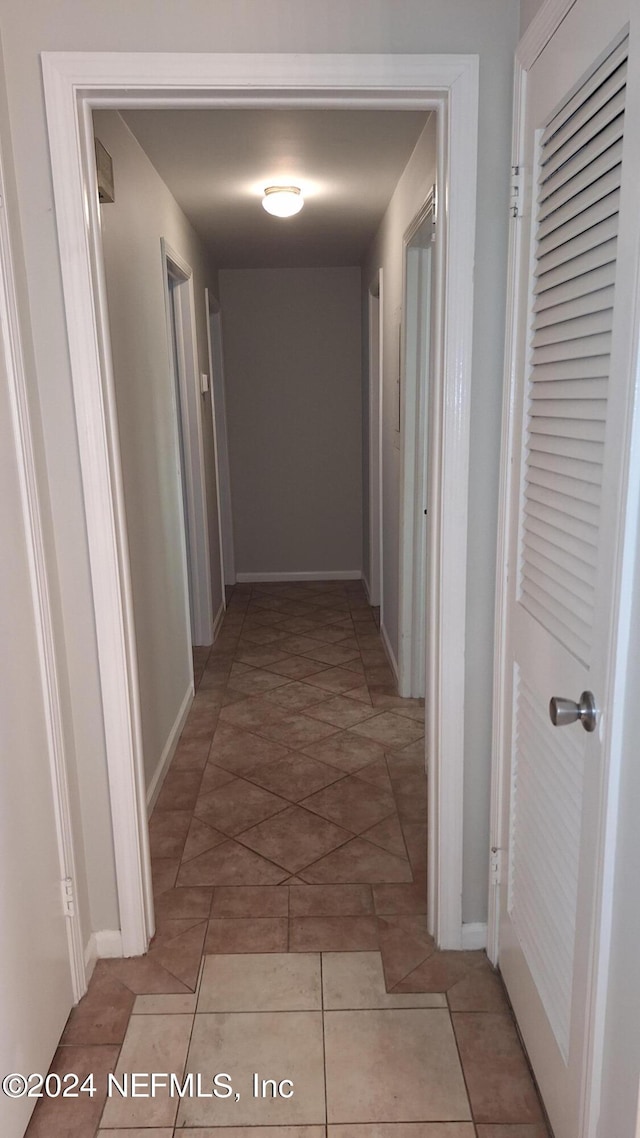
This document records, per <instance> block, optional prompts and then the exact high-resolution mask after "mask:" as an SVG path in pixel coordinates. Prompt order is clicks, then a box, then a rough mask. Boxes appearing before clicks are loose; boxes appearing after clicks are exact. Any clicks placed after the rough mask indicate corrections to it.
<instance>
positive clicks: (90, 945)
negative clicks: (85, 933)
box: [84, 929, 122, 984]
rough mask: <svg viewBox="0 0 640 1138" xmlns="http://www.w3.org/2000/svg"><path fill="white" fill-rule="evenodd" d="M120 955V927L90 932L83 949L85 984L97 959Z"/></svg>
mask: <svg viewBox="0 0 640 1138" xmlns="http://www.w3.org/2000/svg"><path fill="white" fill-rule="evenodd" d="M118 956H122V933H121V932H120V929H100V930H99V931H98V932H96V933H91V936H90V937H89V940H88V941H87V944H86V946H85V950H84V967H85V973H86V977H87V984H88V983H89V980H90V979H91V976H92V975H93V970H94V968H95V966H96V964H97V962H98V960H106V959H113V958H114V957H118Z"/></svg>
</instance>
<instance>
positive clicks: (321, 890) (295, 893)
mask: <svg viewBox="0 0 640 1138" xmlns="http://www.w3.org/2000/svg"><path fill="white" fill-rule="evenodd" d="M372 912H373V901H372V897H371V887H370V886H369V885H304V884H301V885H299V886H297V887H296V888H295V889H292V890H291V891H290V894H289V913H290V915H291V916H292V917H366V916H368V915H369V913H372Z"/></svg>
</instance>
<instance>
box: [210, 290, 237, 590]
mask: <svg viewBox="0 0 640 1138" xmlns="http://www.w3.org/2000/svg"><path fill="white" fill-rule="evenodd" d="M204 291H205V308H206V314H207V348H208V352H209V374H210V381H209V393H210V397H211V419H212V422H213V445H214V450H215V462H216V494H217V499H218V538H219V541H220V572H221V578H220V580H221V588H222V605H223V611H226V608H227V593H226V586H227V585H228V584H229V585H235V583H236V565H235V556H234V543H233V512H232V506H231V469H230V465H229V433H228V430H227V404H226V399H225V387H224V347H223V343H222V318H221V310H220V302H219V300H218V299H217V297H215V296H214V295H213V293H212V292H210V291H209V289H208V288H206V289H205V290H204ZM212 322H215V324H216V328H217V339H218V343H217V344H216V345H214V342H213V336H212V335H211V324H212ZM216 354H218V355H219V357H220V358H219V360H218V361H217V363H216V359H215V356H216ZM217 367H219V368H220V377H219V379H220V393H221V397H220V399H217V398H216V368H217Z"/></svg>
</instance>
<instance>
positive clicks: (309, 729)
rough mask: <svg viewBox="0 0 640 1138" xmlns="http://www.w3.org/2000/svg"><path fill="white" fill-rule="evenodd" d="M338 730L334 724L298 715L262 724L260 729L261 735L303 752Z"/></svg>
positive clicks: (290, 715)
mask: <svg viewBox="0 0 640 1138" xmlns="http://www.w3.org/2000/svg"><path fill="white" fill-rule="evenodd" d="M265 702H266V701H265ZM337 730H338V728H337V727H335V726H334V725H333V723H320V722H319V721H318V720H317V719H309V717H308V716H307V715H296V714H289V715H285V717H284V718H283V719H279V720H278V721H277V722H273V723H266V722H265V723H262V724H261V725H260V727H259V731H260V734H261V735H265V736H266V737H267V739H274V740H275V741H276V743H282V744H283V746H286V747H289V748H290V749H291V750H292V751H303V750H305V749H306V748H307V747H310V746H311V744H312V743H317V742H319V740H320V739H326V738H327V737H328V736H329V735H335V733H336V731H337Z"/></svg>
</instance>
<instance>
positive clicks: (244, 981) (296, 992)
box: [198, 952, 322, 1012]
mask: <svg viewBox="0 0 640 1138" xmlns="http://www.w3.org/2000/svg"><path fill="white" fill-rule="evenodd" d="M321 1008H322V993H321V987H320V955H319V953H314V952H313V953H287V952H284V953H273V954H258V953H253V954H251V955H235V956H207V957H205V964H204V972H203V975H202V982H201V985H200V996H199V999H198V1012H267V1011H268V1012H292V1011H296V1012H297V1011H320V1009H321Z"/></svg>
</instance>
